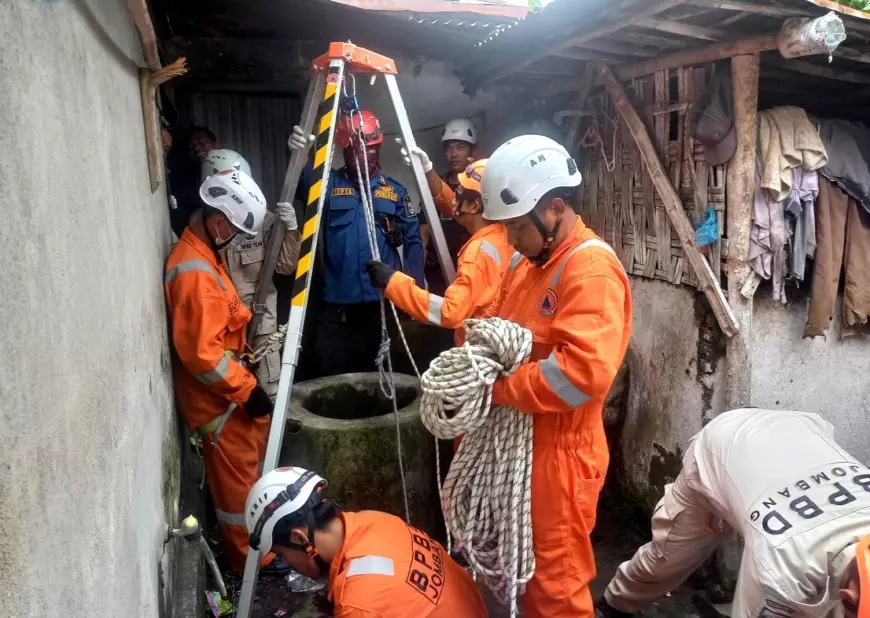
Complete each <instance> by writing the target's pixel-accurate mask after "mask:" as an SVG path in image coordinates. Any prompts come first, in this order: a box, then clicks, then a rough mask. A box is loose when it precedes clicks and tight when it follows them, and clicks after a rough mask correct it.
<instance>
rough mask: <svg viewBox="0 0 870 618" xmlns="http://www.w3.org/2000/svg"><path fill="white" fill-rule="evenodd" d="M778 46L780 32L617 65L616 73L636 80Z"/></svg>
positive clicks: (623, 77) (620, 77)
mask: <svg viewBox="0 0 870 618" xmlns="http://www.w3.org/2000/svg"><path fill="white" fill-rule="evenodd" d="M777 47H778V43H777V33H773V34H764V35H760V36H755V37H752V38H749V39H741V40H739V41H727V42H724V43H716V44H714V45H708V46H706V47H694V48H691V49H683V50H680V51H677V52H674V53H672V54H666V55H664V56H659V57H658V58H653V59H651V60H645V61H643V62H636V63H634V64H627V65H623V66H618V67H616V74H617V75H618V76H619V79H621V80H623V81H625V80H629V79H634V78H636V77H643V76H644V75H652V74H653V73H655V72H656V71H661V70H664V69H676V68H678V67H686V66H692V65H695V64H706V63H707V62H716V61H717V60H724V59H725V58H730V57H731V56H738V55H743V54H757V53H759V52H762V51H770V50H773V49H777Z"/></svg>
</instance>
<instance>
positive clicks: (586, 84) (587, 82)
mask: <svg viewBox="0 0 870 618" xmlns="http://www.w3.org/2000/svg"><path fill="white" fill-rule="evenodd" d="M597 71H598V66H597V65H596V64H595V63H593V62H590V63H589V64H587V65H586V70H585V71H583V76H582V77H581V78H580V88H578V89H577V99H576V100H575V101H574V109H576V110H577V111H578V112H579V111H581V110H582V109H583V107H584V106H585V105H586V98H587V97H588V96H589V90H590V89H591V88H592V82H593V81H595V73H596V72H597ZM582 120H583V117H582V116H580V115H577V116H574V118H573V120H571V128H570V129H568V135H567V136H566V138H565V144H566V145H567V146H568V152H570V153H571V156H574V154H575V152H574V145H575V144H576V143H577V133H578V132H579V131H580V122H581V121H582Z"/></svg>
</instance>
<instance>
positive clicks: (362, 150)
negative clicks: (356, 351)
mask: <svg viewBox="0 0 870 618" xmlns="http://www.w3.org/2000/svg"><path fill="white" fill-rule="evenodd" d="M348 78H350V80H351V83H352V84H353V93H352V94H348V92H347V79H348ZM344 97H345V99H346V100H347V99H350V100H351V101H352V105H351V111H350V114H349V122H350V126H351V128H353V114H354V113H356V114H359V116H360V119H359V129H358V134H357V140H356V142H355V143H356V145H357V147H358V150H359V151H358V152H357V153H355V158H356V176H357V184H358V185H359V188H360V196H361V198H362V204H363V211H364V213H365V220H366V232H367V234H366V236H367V237H368V241H369V250H370V251H371V253H372V259H373V260H377V261H380V259H381V252H380V249H379V248H378V231H377V224H376V222H375V209H374V199H373V197H372V185H371V178H369V160H368V155H367V154H366V143H365V126H364V123H363V118H362V114H361V113H360V109H359V104H358V103H357V100H356V78H355V77H354V75H353V74H352V73H348V75H347V77H346V78H345V82H344ZM353 144H354V140H351V145H352V146H353ZM363 174H365V177H363ZM380 306H381V344H380V347H379V348H378V354H377V357H376V359H375V362H376V363H377V366H378V376H379V379H380V386H381V392H382V393H383V394H384V396H385V397H387V398H388V399H390V400H391V401H392V404H393V417H394V419H395V421H396V453H397V457H398V464H399V476H400V478H401V481H402V498H403V499H404V502H405V521H406V522H407V523H409V524H410V523H411V509H410V506H409V505H408V485H407V482H406V480H405V463H404V458H403V456H402V429H401V426H400V424H399V408H398V402H397V401H396V387H395V385H394V384H393V359H392V357H391V355H390V334H389V331H388V330H387V314H386V306H385V301H384V298H383V296H382V297H381V301H380ZM390 306H391V307H392V310H393V317H394V318H395V320H396V325H397V326H398V328H399V334H400V335H401V336H402V341H403V342H404V344H405V349H406V350H407V351H408V357H409V358H411V364H412V366H413V367H414V371H415V372H416V373H417V376H418V377H419V375H420V373H419V371H417V366H416V365H415V364H414V359H413V358H412V357H411V351H410V349H409V348H408V342H407V341H406V340H405V334H404V333H403V332H402V325H401V324H400V323H399V316H398V315H397V314H396V307H395V306H394V305H393V304H392V303H390Z"/></svg>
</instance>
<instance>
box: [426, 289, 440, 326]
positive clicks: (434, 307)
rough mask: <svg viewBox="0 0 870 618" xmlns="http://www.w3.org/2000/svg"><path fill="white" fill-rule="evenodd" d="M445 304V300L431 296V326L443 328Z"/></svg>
mask: <svg viewBox="0 0 870 618" xmlns="http://www.w3.org/2000/svg"><path fill="white" fill-rule="evenodd" d="M443 304H444V299H443V298H441V297H440V296H436V295H435V294H429V324H433V325H434V326H441V305H443Z"/></svg>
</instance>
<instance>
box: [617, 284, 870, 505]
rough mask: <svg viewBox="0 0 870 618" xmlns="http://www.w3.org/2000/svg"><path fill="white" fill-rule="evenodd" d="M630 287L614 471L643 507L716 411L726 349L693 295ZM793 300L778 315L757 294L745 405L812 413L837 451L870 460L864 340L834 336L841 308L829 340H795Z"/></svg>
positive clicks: (869, 363)
mask: <svg viewBox="0 0 870 618" xmlns="http://www.w3.org/2000/svg"><path fill="white" fill-rule="evenodd" d="M631 284H632V293H633V298H634V320H635V322H634V332H633V335H632V342H631V348H630V350H629V353H628V357H627V361H626V362H627V364H628V369H629V380H630V384H629V394H628V399H627V403H626V409H625V410H624V412H623V414H624V418H623V420H622V423H621V425H619V424H618V426H617V427H616V428H615V429H616V431H618V432H619V439H618V442H617V443H618V444H619V445H620V446H619V449H618V451H617V452H615V453H614V465H617V466H619V468H618V475H619V479H620V481H621V482H622V483H623V486H624V488H625V489H626V490H627V491H628V492H630V493H633V494H634V495H633V496H632V497H633V498H634V499H636V500H638V501H640V502H641V505H642V506H645V507H650V506H652V504H653V502H654V501H655V500H656V499H657V498H658V497H659V496H660V495H661V492H662V490H663V487H664V484H665V483H666V482H670V480H671V479H672V478H673V476H674V474H675V473H676V472H678V471H679V467H680V457H681V456H682V453H683V451H684V449H685V446H686V444H687V442H688V441H689V439H690V438H691V437H692V436H693V435H694V434H695V433H696V432H697V431H699V430H700V429H701V428H702V427H703V425H704V424H705V422H706V421H708V420H710V419H711V418H712V417H713V416H715V415H716V414H718V413H720V412H722V411H723V410H724V402H723V394H724V392H723V388H724V374H723V368H724V367H723V364H724V363H722V359H723V358H724V347H723V339H722V335H721V332H720V331H719V328H718V326H717V325H716V322H715V320H714V318H713V316H712V313H711V312H710V311H709V309H708V308H707V306H706V301H705V300H704V299H703V297H702V296H701V295H699V294H696V293H695V292H694V291H693V290H692V289H690V288H687V287H676V286H672V285H669V284H666V283H662V282H659V281H652V280H648V279H642V278H639V277H632V278H631ZM792 296H793V298H792V299H791V300H790V303H789V305H788V306H785V307H783V306H782V305H779V304H778V303H775V302H774V301H773V300H772V299H771V296H770V289H769V287H762V288H760V289H759V290H758V292H757V294H756V297H755V312H754V316H753V319H754V322H753V337H752V347H751V355H752V392H751V405H754V406H757V407H760V408H772V409H782V410H804V411H809V412H818V413H819V414H821V415H823V416H824V417H825V418H827V419H828V420H829V421H830V422H832V423H833V424H834V425H835V426H836V428H837V430H838V433H837V437H838V440H839V441H840V442H841V443H842V444H843V445H844V446H846V447H847V448H848V449H849V450H850V451H851V452H853V453H854V454H855V455H856V456H858V457H859V458H861V459H862V460H863V461H870V444H868V440H867V436H868V435H870V403H868V402H870V379H868V376H870V354H868V349H867V345H868V344H867V341H866V339H863V338H861V337H856V338H849V339H846V340H843V339H842V338H841V329H842V309H841V308H840V307H839V306H838V307H837V309H836V312H835V313H836V315H835V319H834V323H833V326H832V328H831V330H830V331H829V334H828V337H827V338H821V337H817V338H815V339H803V337H802V336H803V327H804V324H805V323H806V317H807V303H808V300H807V298H805V296H806V294H804V295H803V296H804V297H799V296H798V297H796V298H795V296H797V295H792ZM840 300H842V299H840Z"/></svg>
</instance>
